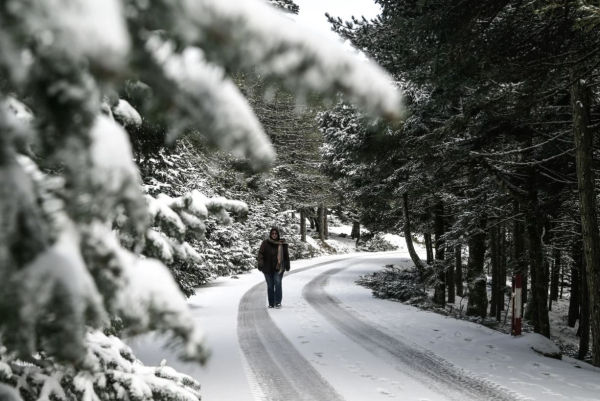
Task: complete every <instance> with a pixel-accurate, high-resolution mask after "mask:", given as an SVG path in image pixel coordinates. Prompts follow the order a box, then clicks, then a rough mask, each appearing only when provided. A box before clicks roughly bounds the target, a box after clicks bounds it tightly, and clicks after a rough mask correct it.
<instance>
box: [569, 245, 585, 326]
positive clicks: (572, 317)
mask: <svg viewBox="0 0 600 401" xmlns="http://www.w3.org/2000/svg"><path fill="white" fill-rule="evenodd" d="M582 247H583V244H582V242H581V238H576V239H575V241H573V248H572V253H571V257H572V259H573V265H572V266H571V298H570V299H569V315H568V318H567V324H568V325H569V327H575V324H576V323H577V319H579V303H580V299H579V298H580V293H579V291H580V288H581V285H580V283H579V281H580V280H579V272H581V270H582V269H583V266H582V263H581V262H582V258H583V250H582Z"/></svg>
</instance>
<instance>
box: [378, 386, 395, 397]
mask: <svg viewBox="0 0 600 401" xmlns="http://www.w3.org/2000/svg"><path fill="white" fill-rule="evenodd" d="M376 391H377V392H378V393H379V394H383V395H387V396H388V397H395V396H396V395H395V394H394V393H390V392H389V391H387V390H386V389H384V388H378V389H376Z"/></svg>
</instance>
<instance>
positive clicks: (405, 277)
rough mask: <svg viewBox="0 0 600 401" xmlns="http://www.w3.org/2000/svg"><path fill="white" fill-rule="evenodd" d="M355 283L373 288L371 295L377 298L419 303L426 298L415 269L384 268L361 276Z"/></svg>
mask: <svg viewBox="0 0 600 401" xmlns="http://www.w3.org/2000/svg"><path fill="white" fill-rule="evenodd" d="M356 283H357V284H359V285H362V286H363V287H366V288H370V289H371V290H373V296H375V297H377V298H382V299H392V300H396V301H400V302H410V303H419V302H423V301H425V300H426V299H427V294H426V293H425V291H423V289H422V287H421V284H420V280H419V275H418V273H417V271H416V270H415V269H408V270H400V269H397V268H393V267H392V268H386V269H384V270H381V271H378V272H375V273H373V274H367V275H365V276H361V277H360V279H358V280H357V281H356Z"/></svg>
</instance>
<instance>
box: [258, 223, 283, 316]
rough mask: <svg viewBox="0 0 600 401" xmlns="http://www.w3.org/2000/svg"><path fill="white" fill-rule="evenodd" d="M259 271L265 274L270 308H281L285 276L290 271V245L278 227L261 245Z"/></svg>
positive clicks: (272, 230) (274, 228)
mask: <svg viewBox="0 0 600 401" xmlns="http://www.w3.org/2000/svg"><path fill="white" fill-rule="evenodd" d="M258 270H260V271H261V272H263V274H264V275H265V280H266V282H267V298H268V300H269V308H277V309H280V308H281V300H282V298H283V291H282V288H281V282H282V280H283V274H284V273H285V272H286V271H290V254H289V252H288V244H287V242H285V240H284V239H283V238H281V236H280V234H279V229H278V228H277V227H273V228H271V231H270V232H269V237H268V238H266V239H265V240H264V241H263V242H262V244H260V250H259V251H258Z"/></svg>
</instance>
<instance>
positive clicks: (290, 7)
mask: <svg viewBox="0 0 600 401" xmlns="http://www.w3.org/2000/svg"><path fill="white" fill-rule="evenodd" d="M267 2H268V3H269V4H271V5H272V6H273V7H275V8H277V9H279V10H282V11H284V12H287V13H291V14H298V12H300V7H298V5H297V4H296V3H294V2H293V0H267Z"/></svg>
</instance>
